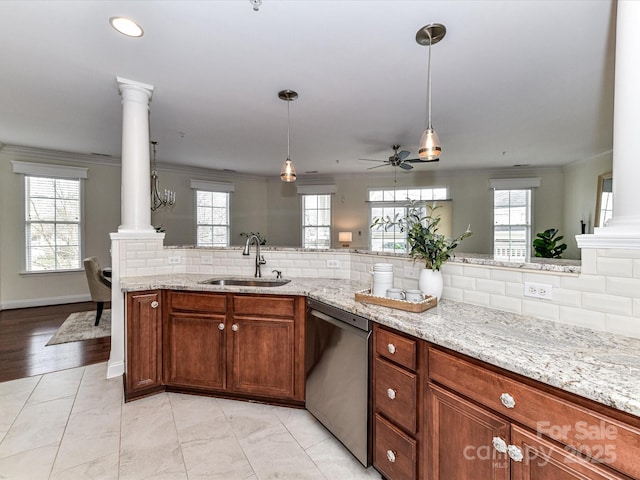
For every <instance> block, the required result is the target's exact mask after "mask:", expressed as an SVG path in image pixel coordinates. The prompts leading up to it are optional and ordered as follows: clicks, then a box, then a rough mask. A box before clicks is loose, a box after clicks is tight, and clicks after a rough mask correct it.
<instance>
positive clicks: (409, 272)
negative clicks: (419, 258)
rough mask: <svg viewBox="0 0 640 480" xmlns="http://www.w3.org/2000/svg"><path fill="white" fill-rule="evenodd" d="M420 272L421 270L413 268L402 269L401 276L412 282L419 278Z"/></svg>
mask: <svg viewBox="0 0 640 480" xmlns="http://www.w3.org/2000/svg"><path fill="white" fill-rule="evenodd" d="M420 270H422V269H421V268H415V267H404V271H403V272H402V273H403V276H404V278H412V279H413V280H418V278H420Z"/></svg>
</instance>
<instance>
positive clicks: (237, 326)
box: [228, 317, 297, 399]
mask: <svg viewBox="0 0 640 480" xmlns="http://www.w3.org/2000/svg"><path fill="white" fill-rule="evenodd" d="M295 333H296V332H295V322H294V320H293V319H292V318H291V319H278V318H258V317H234V318H233V322H232V325H231V331H230V332H228V335H229V341H230V345H231V346H230V351H231V372H230V373H231V384H230V389H231V390H233V391H234V392H238V393H246V394H251V395H260V396H267V397H279V398H291V399H295V398H296V393H297V392H296V388H295V387H296V375H295V373H296V370H295V369H296V364H295V348H294V347H295V343H296V336H295Z"/></svg>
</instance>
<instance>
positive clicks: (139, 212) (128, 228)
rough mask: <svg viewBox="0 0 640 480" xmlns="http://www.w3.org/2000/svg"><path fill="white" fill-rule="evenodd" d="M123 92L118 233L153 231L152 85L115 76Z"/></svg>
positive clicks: (121, 93)
mask: <svg viewBox="0 0 640 480" xmlns="http://www.w3.org/2000/svg"><path fill="white" fill-rule="evenodd" d="M116 80H117V81H118V89H119V91H120V95H122V186H121V190H120V191H121V193H120V196H121V207H120V212H121V213H120V215H121V221H122V224H121V225H120V226H119V227H118V232H119V233H126V232H132V233H133V232H155V229H154V228H153V226H152V225H151V200H150V198H151V187H150V178H151V165H150V158H149V102H150V101H151V96H152V94H153V86H152V85H146V84H144V83H140V82H134V81H132V80H127V79H125V78H121V77H117V78H116Z"/></svg>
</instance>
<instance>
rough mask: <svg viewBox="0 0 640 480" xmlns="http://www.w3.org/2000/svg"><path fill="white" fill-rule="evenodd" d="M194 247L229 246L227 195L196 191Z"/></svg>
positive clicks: (225, 193) (226, 193) (224, 193)
mask: <svg viewBox="0 0 640 480" xmlns="http://www.w3.org/2000/svg"><path fill="white" fill-rule="evenodd" d="M196 224H197V226H196V230H197V231H196V245H197V246H199V247H227V246H229V227H230V225H229V193H228V192H210V191H205V190H196Z"/></svg>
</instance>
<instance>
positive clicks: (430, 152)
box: [416, 23, 447, 161]
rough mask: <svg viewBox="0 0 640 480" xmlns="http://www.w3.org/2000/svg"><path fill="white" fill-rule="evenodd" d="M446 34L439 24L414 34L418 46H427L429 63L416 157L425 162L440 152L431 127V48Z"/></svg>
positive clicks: (428, 26) (425, 27)
mask: <svg viewBox="0 0 640 480" xmlns="http://www.w3.org/2000/svg"><path fill="white" fill-rule="evenodd" d="M446 33H447V29H446V28H445V26H444V25H442V24H440V23H430V24H429V25H425V26H424V27H422V28H421V29H420V30H418V32H417V33H416V42H418V44H420V45H427V46H429V62H428V64H427V129H426V130H425V131H424V133H423V134H422V138H420V145H419V146H418V157H420V159H421V160H425V161H433V160H437V159H438V158H439V157H440V153H441V152H442V145H441V144H440V139H439V138H438V134H437V133H436V131H435V130H434V129H433V126H432V125H431V46H432V45H435V44H436V43H438V42H439V41H440V40H442V39H443V38H444V36H445V34H446Z"/></svg>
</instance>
